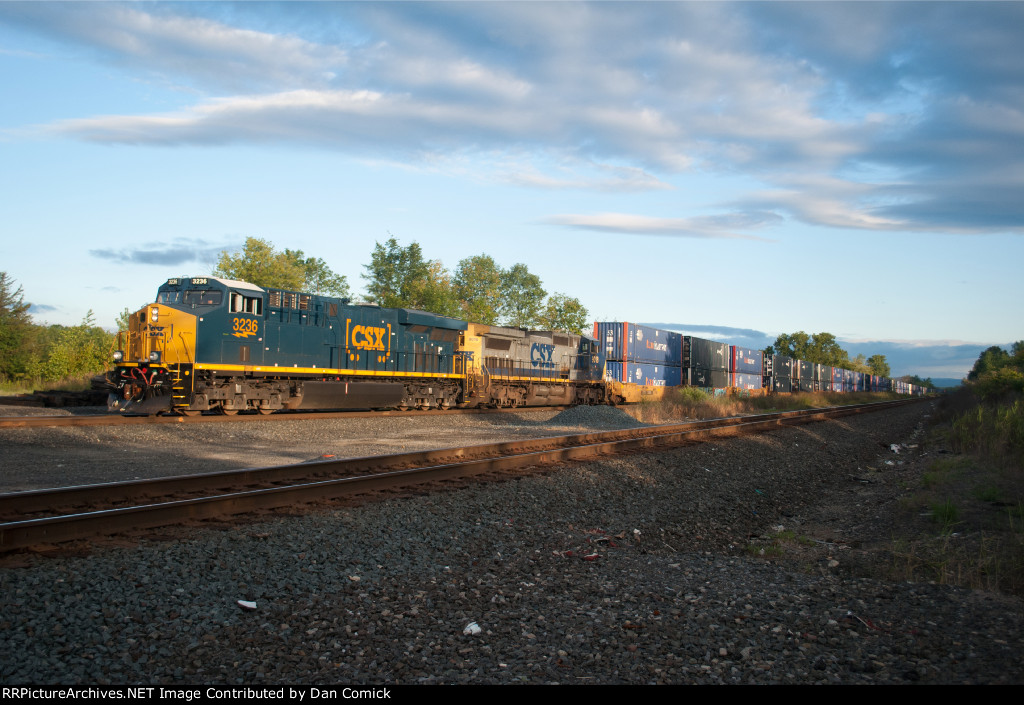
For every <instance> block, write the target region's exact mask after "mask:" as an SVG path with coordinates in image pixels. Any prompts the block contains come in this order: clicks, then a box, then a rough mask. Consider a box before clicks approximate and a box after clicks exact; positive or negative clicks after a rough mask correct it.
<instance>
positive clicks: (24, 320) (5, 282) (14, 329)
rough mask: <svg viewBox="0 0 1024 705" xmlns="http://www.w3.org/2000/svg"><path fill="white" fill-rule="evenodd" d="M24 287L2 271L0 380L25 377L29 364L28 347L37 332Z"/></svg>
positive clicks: (0, 293) (0, 292) (0, 280)
mask: <svg viewBox="0 0 1024 705" xmlns="http://www.w3.org/2000/svg"><path fill="white" fill-rule="evenodd" d="M30 306H31V304H29V303H26V302H25V298H24V293H23V291H22V288H21V287H20V286H18V287H15V285H14V280H13V279H11V278H10V277H9V276H8V275H7V272H0V378H6V379H17V378H20V377H23V376H24V375H25V373H26V371H27V367H28V365H29V354H28V351H27V349H26V348H27V347H28V346H27V344H28V343H29V341H30V339H31V338H32V336H33V333H34V325H33V324H32V321H31V319H30V318H29V315H28V309H29V307H30Z"/></svg>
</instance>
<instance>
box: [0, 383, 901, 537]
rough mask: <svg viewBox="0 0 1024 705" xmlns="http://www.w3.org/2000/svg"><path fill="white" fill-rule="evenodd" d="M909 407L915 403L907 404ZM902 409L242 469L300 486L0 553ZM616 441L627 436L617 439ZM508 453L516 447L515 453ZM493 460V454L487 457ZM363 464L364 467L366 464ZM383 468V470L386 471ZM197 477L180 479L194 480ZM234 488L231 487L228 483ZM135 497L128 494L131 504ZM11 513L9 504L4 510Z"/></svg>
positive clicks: (40, 523) (814, 413) (179, 506)
mask: <svg viewBox="0 0 1024 705" xmlns="http://www.w3.org/2000/svg"><path fill="white" fill-rule="evenodd" d="M910 401H915V400H910ZM905 403H908V401H905V400H898V401H889V402H878V403H872V404H861V405H853V406H845V407H831V408H828V409H813V410H805V411H798V412H781V413H776V414H761V415H756V416H747V417H734V418H730V419H713V420H709V421H704V422H694V423H690V424H672V425H668V426H655V427H649V428H647V429H632V430H631V431H643V433H641V434H639V435H638V434H636V433H633V434H632V435H629V432H624V431H613V432H604V433H595V434H583V435H579V436H556V437H549V438H539V439H530V440H529V441H513V442H506V443H500V444H493V445H492V446H475V447H470V448H456V449H446V450H438V451H428V452H427V454H426V457H427V458H429V456H430V455H431V454H433V455H435V456H437V455H439V454H443V453H447V454H448V455H449V456H450V455H453V454H454V455H456V456H461V455H464V454H465V452H466V451H468V450H473V449H484V448H491V449H492V452H491V453H490V455H489V456H488V457H483V458H475V459H469V460H459V461H457V462H446V463H440V464H431V463H430V461H429V460H427V462H420V463H419V465H418V467H411V468H397V469H390V470H387V471H384V472H371V473H369V474H363V475H358V476H354V477H352V476H349V477H330V478H325V479H320V480H311V479H308V478H309V474H310V473H309V472H308V470H306V468H305V467H304V466H309V465H313V464H302V465H300V466H279V467H275V468H265V469H263V470H262V471H261V470H259V469H257V470H244V471H234V477H235V478H236V479H237V478H242V477H247V478H249V479H250V480H253V481H258V482H262V483H264V484H268V483H269V482H271V480H270V479H269V478H270V477H271V476H276V477H277V480H274V481H279V480H280V478H281V476H282V474H283V473H284V471H285V470H286V469H291V470H292V471H293V473H294V471H295V470H296V468H303V470H304V471H305V475H306V479H305V480H304V481H301V482H296V483H294V484H289V485H285V486H265V487H260V488H255V489H245V490H237V491H230V492H226V493H222V494H218V495H213V496H203V497H197V498H192V499H179V500H171V501H163V502H155V503H150V504H137V505H134V506H129V507H121V508H113V509H104V510H99V511H87V512H78V513H73V514H68V515H63V516H55V517H47V518H36V519H26V520H20V521H10V522H7V523H4V524H0V551H7V550H13V549H17V548H24V547H28V546H32V545H35V544H40V543H59V542H62V541H69V540H74V539H80V538H84V537H87V536H95V535H98V534H111V533H117V532H121V531H130V530H136V529H144V528H152V527H156V526H163V525H168V524H174V523H180V522H182V521H188V520H196V519H207V518H212V517H219V516H227V515H233V514H241V513H245V512H250V511H256V510H262V509H273V508H277V507H282V506H288V505H294V504H299V503H305V502H312V501H317V500H324V499H336V498H338V497H343V496H350V495H354V494H360V493H365V492H370V491H380V490H383V489H392V488H396V487H410V486H413V485H415V484H420V483H426V482H437V481H441V480H448V479H454V478H464V477H469V476H472V475H476V474H480V473H486V472H497V471H502V472H507V471H510V470H514V469H518V468H523V467H530V466H537V465H549V464H553V463H562V462H567V461H572V460H587V459H593V458H595V457H601V456H604V455H609V454H612V453H622V452H631V451H639V450H651V449H659V448H664V447H666V446H673V445H679V444H682V443H689V442H694V441H698V440H703V439H705V438H710V437H720V436H726V435H728V436H732V435H739V434H746V433H753V432H762V431H766V430H771V429H774V428H778V427H780V426H788V425H797V424H803V423H809V422H813V421H817V420H824V419H828V418H838V417H843V416H848V415H852V414H859V413H864V412H868V411H880V410H883V409H886V408H891V407H893V406H898V405H902V404H905ZM624 434H625V435H626V436H628V437H623V436H624ZM531 443H532V444H538V443H539V444H540V445H542V446H545V445H546V446H547V447H542V448H541V449H536V448H529V449H527V450H523V448H526V447H528V446H529V445H530V444H531ZM516 446H519V447H520V448H519V449H518V450H516V449H515V447H516ZM495 453H497V454H495ZM422 455H424V454H421V453H413V454H401V455H398V456H378V457H376V458H358V459H349V460H338V461H327V462H324V463H316V464H315V465H319V466H322V467H320V468H317V470H318V471H321V472H330V471H331V470H332V469H333V470H335V471H336V470H338V469H339V468H341V467H344V466H346V465H349V466H350V467H352V466H353V464H355V465H359V464H362V465H363V466H364V467H366V468H367V469H369V468H370V467H372V463H374V462H376V467H377V469H379V468H380V467H381V466H382V465H383V466H384V467H394V466H396V465H402V464H404V463H408V462H410V458H411V457H412V456H422ZM368 463H369V465H368ZM389 464H390V465H389ZM261 472H267V473H269V474H268V475H267V476H264V477H259V474H260V473H261ZM232 474H233V473H232V472H227V473H216V474H211V476H212V475H216V476H218V478H219V484H220V485H221V486H223V484H224V482H223V481H224V479H226V478H227V477H228V476H231V475H232ZM197 477H202V476H188V478H189V479H194V478H197ZM175 479H178V478H162V479H161V480H159V481H158V482H164V481H173V480H175ZM147 484H151V483H149V482H147V481H142V482H130V483H112V484H108V485H98V486H88V487H82V488H67V489H66V490H59V491H57V492H56V493H54V494H53V495H51V499H53V497H54V496H55V495H56V494H59V493H62V492H63V493H74V492H76V491H79V492H80V491H82V490H90V491H91V490H93V489H98V490H106V491H110V490H112V489H113V488H114V487H115V486H118V485H119V486H121V488H122V489H131V487H132V486H134V488H135V490H138V489H140V488H142V487H143V486H145V485H147ZM233 484H235V486H236V487H237V486H238V484H239V483H233ZM45 492H46V491H36V492H30V493H11V494H8V495H0V499H2V500H3V501H4V502H11V503H16V502H17V500H18V499H19V498H21V499H25V500H28V499H29V496H30V495H31V496H33V499H34V500H36V501H38V499H39V498H40V497H44V496H45ZM138 496H139V495H138V494H136V497H138ZM8 506H14V504H11V505H8Z"/></svg>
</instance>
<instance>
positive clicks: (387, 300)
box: [214, 237, 588, 333]
mask: <svg viewBox="0 0 1024 705" xmlns="http://www.w3.org/2000/svg"><path fill="white" fill-rule="evenodd" d="M363 269H364V270H365V272H364V273H363V275H362V278H363V279H364V280H365V282H366V287H365V292H364V293H363V295H362V299H363V300H364V301H366V302H368V303H374V304H378V305H380V306H382V307H385V308H414V309H419V310H421V311H429V312H430V313H436V314H438V315H440V316H450V317H452V318H460V319H464V320H468V321H472V322H474V323H485V324H488V325H504V326H512V327H521V328H533V329H543V330H566V331H572V332H574V333H581V332H584V331H585V330H586V326H587V323H588V312H587V309H586V308H584V306H583V304H581V303H580V301H579V299H576V298H574V297H570V296H568V295H566V294H561V293H553V294H550V295H549V294H548V292H547V290H545V288H544V285H543V283H542V282H541V279H540V277H538V276H537V275H536V274H533V273H532V272H530V270H529V268H528V267H527V266H526V265H525V264H522V263H517V264H513V265H512V266H510V267H507V268H504V267H501V266H499V265H498V264H497V262H495V261H494V258H492V257H491V256H490V255H486V254H480V255H476V256H473V257H467V258H465V259H463V260H460V261H459V263H458V266H457V267H456V268H455V271H454V272H451V271H449V270H447V269H446V268H445V267H444V265H443V264H442V262H441V261H440V260H436V259H433V260H431V259H427V258H426V256H425V255H424V254H423V249H422V248H421V247H420V245H419V243H417V242H413V243H411V244H409V245H405V246H402V245H401V244H399V242H398V241H397V240H396V239H395V238H393V237H392V238H389V239H388V240H387V241H386V242H384V243H380V242H377V243H375V245H374V248H373V252H372V253H371V255H370V263H369V264H366V265H364V266H363ZM214 274H215V275H216V276H220V277H224V278H227V279H242V280H244V281H248V282H250V283H252V284H256V285H257V286H262V287H265V288H278V289H287V290H291V291H305V292H310V293H314V294H325V295H329V296H337V297H340V298H351V297H352V292H351V288H350V286H349V283H348V281H347V278H346V277H344V276H341V275H337V274H335V273H334V272H333V271H332V270H331V269H330V267H329V266H328V265H327V263H326V262H324V261H323V260H322V259H316V258H307V257H305V256H304V254H303V252H302V251H301V250H287V249H286V250H283V251H278V250H276V249H275V248H274V246H273V244H272V243H270V242H268V241H266V240H263V239H260V238H254V237H250V238H247V239H246V241H245V246H244V247H243V248H242V250H241V252H239V253H237V254H232V253H229V252H227V251H225V252H222V253H221V255H220V258H219V260H218V262H217V267H216V269H215V271H214Z"/></svg>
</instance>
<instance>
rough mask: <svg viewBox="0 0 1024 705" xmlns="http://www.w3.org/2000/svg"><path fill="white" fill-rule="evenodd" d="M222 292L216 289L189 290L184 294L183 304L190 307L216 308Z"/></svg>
mask: <svg viewBox="0 0 1024 705" xmlns="http://www.w3.org/2000/svg"><path fill="white" fill-rule="evenodd" d="M223 295H224V292H223V291H220V290H218V289H189V290H188V291H186V292H185V304H186V305H192V306H217V305H218V304H220V302H221V298H222V297H223Z"/></svg>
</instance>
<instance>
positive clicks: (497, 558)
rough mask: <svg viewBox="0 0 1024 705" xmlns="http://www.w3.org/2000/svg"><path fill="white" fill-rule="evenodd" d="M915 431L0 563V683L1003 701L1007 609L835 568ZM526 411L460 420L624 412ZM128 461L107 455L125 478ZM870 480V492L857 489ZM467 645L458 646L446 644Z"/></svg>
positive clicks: (146, 442) (874, 519) (221, 526)
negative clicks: (610, 689)
mask: <svg viewBox="0 0 1024 705" xmlns="http://www.w3.org/2000/svg"><path fill="white" fill-rule="evenodd" d="M928 409H929V405H928V404H917V405H912V406H909V407H903V408H900V409H895V410H890V411H886V412H880V413H875V414H867V415H862V416H857V417H848V418H844V419H841V420H838V421H833V422H826V423H817V424H813V425H807V426H802V427H798V428H790V429H783V430H780V431H776V432H773V433H771V434H763V435H759V436H753V437H748V438H740V439H734V440H728V441H724V440H723V441H718V442H710V443H705V444H701V445H695V446H691V447H686V448H680V449H677V450H672V451H666V452H659V453H650V454H635V455H626V456H617V457H613V458H608V459H605V460H602V461H599V462H585V463H575V464H571V465H567V466H563V467H561V468H559V469H557V470H552V471H551V472H547V473H544V474H534V475H529V476H526V477H522V478H519V479H514V480H509V481H501V482H489V483H484V484H475V485H471V486H468V487H462V488H459V489H453V490H450V491H432V492H430V493H429V494H420V495H412V496H396V497H394V498H391V499H387V500H384V501H375V502H373V503H368V504H365V505H362V506H345V507H337V508H329V509H321V510H318V511H316V512H313V513H309V514H306V515H304V516H280V517H276V518H273V519H271V520H264V521H259V522H253V521H248V522H241V523H216V524H213V525H212V526H211V527H209V528H202V529H194V530H190V531H185V530H176V531H174V532H170V533H171V535H172V536H173V538H171V539H159V538H150V539H147V540H144V541H141V542H138V543H137V544H132V545H125V546H112V545H110V544H109V543H108V544H101V545H98V546H96V547H95V548H93V549H91V551H90V552H88V553H87V554H86V555H78V556H76V555H71V554H69V553H68V552H67V551H63V552H60V553H58V554H56V555H54V556H52V557H48V556H42V555H31V554H23V555H18V556H12V557H7V558H6V559H5V561H4V565H2V566H0V590H2V594H3V595H4V603H5V606H4V610H3V613H2V616H0V620H2V634H3V637H2V644H0V680H2V682H3V683H5V684H9V685H15V684H22V683H53V684H56V683H60V684H69V683H129V684H130V683H161V684H175V683H213V684H264V683H267V684H274V683H314V684H329V683H354V684H356V683H357V684H364V683H365V684H416V683H566V684H574V683H581V684H605V683H609V684H610V683H637V684H640V683H1019V682H1021V681H1022V680H1024V677H1022V673H1024V668H1022V661H1021V654H1022V653H1024V629H1022V626H1024V617H1022V615H1024V607H1022V604H1021V601H1020V600H1017V599H1013V598H1009V597H1005V596H1000V595H995V594H990V593H982V592H975V591H970V590H965V589H958V588H952V587H948V586H941V585H932V584H921V583H917V584H914V583H893V582H886V581H883V580H879V579H874V578H868V577H863V575H862V574H860V573H859V572H858V571H857V570H855V568H856V566H857V562H856V561H855V560H853V556H852V554H853V553H854V552H856V550H857V549H856V548H855V547H856V546H857V545H858V543H857V542H858V540H859V537H862V538H864V539H865V540H866V539H867V538H868V537H869V534H871V532H872V531H875V532H876V533H877V532H878V528H877V527H879V526H884V523H885V518H886V516H887V514H888V513H890V512H891V511H893V507H892V504H891V503H892V502H894V501H895V499H894V497H892V496H889V495H886V494H885V493H883V492H882V490H883V489H885V488H886V487H889V486H890V485H892V486H894V485H895V483H894V482H889V481H888V478H887V476H886V473H893V474H894V473H897V472H903V473H905V472H911V471H912V467H913V466H914V463H915V462H919V461H920V460H921V458H920V457H918V458H916V460H915V458H914V456H913V453H918V454H919V453H920V451H919V450H918V451H913V452H911V451H904V453H903V454H902V455H901V456H900V458H901V462H903V463H904V465H903V466H900V468H899V469H897V468H896V467H895V466H886V465H885V464H884V460H885V459H890V458H891V457H892V453H891V451H889V450H888V448H889V446H890V445H891V444H893V443H904V442H909V441H911V440H912V439H915V438H916V434H918V433H919V430H920V424H921V421H922V416H923V415H924V414H925V413H927V411H928ZM547 413H548V414H549V416H548V418H547V419H546V420H543V421H537V422H536V426H534V427H532V428H531V427H530V426H531V424H532V423H533V420H532V419H530V418H527V417H526V416H525V415H524V416H523V417H521V418H519V419H507V420H506V421H486V422H485V421H479V422H471V424H472V423H486V424H487V425H488V426H489V427H490V428H491V429H494V428H495V427H497V426H500V425H501V424H508V425H509V427H510V428H512V429H516V428H522V429H524V431H525V430H526V429H528V430H529V433H527V435H538V434H536V433H535V431H536V430H537V428H539V427H540V426H547V427H550V426H551V424H552V422H554V425H557V426H560V427H561V428H569V427H570V426H571V427H572V428H574V429H579V428H588V425H587V424H590V426H589V427H594V426H601V425H602V424H607V423H610V422H611V419H612V415H617V414H619V413H621V412H618V411H617V410H613V409H577V410H572V411H571V412H562V413H563V414H571V415H575V416H556V415H554V414H552V413H551V412H547ZM502 418H503V417H502ZM567 419H568V420H567ZM588 419H589V420H588ZM394 421H402V422H403V423H404V420H401V419H382V420H379V421H376V420H372V419H371V420H366V423H367V424H369V425H368V426H367V427H366V431H367V433H368V434H376V437H377V438H378V439H383V438H389V439H391V442H395V443H398V442H400V441H398V440H396V439H397V438H399V437H400V434H399V435H393V432H392V430H390V426H389V424H391V423H393V422H394ZM417 421H419V420H417ZM422 421H424V422H427V421H428V420H427V419H423V420H422ZM569 421H572V423H570V422H569ZM619 421H620V422H621V421H622V419H621V418H619ZM288 423H291V422H288ZM288 423H272V424H252V425H251V426H252V428H250V425H248V424H246V425H245V426H244V428H239V426H240V425H239V424H227V425H225V426H218V427H214V426H212V425H211V426H208V427H206V428H207V430H206V431H195V433H231V434H235V438H236V439H237V440H238V442H239V443H244V442H249V438H248V437H247V436H246V434H251V433H278V432H279V431H280V432H282V433H289V431H287V429H286V428H285V427H286V426H287V425H288ZM319 423H323V422H319V421H317V422H313V424H312V425H310V426H308V428H307V429H306V431H305V432H295V431H291V432H290V433H293V434H297V435H301V436H302V437H303V441H304V442H305V443H306V444H307V445H308V452H305V456H306V457H304V458H302V459H306V458H307V457H317V456H319V455H320V454H322V453H323V452H327V453H334V452H335V450H336V449H337V448H336V446H337V443H338V442H341V441H340V440H339V439H337V438H335V439H333V440H334V441H335V442H336V443H335V445H332V444H331V441H332V438H331V436H330V434H331V433H336V430H334V431H330V430H326V431H323V432H321V431H320V430H318V427H317V426H316V424H319ZM346 423H349V422H346ZM430 423H431V424H433V420H430ZM445 423H450V422H448V421H446V422H445ZM374 424H377V425H374ZM231 426H234V428H230V430H226V431H225V430H224V429H225V428H226V427H231ZM256 426H260V427H263V426H268V427H269V426H276V427H278V430H275V431H265V430H262V429H261V430H259V431H257V430H255V427H256ZM171 428H174V429H186V428H188V429H201V428H203V427H202V426H187V427H186V426H179V427H171ZM215 428H219V429H221V430H214V429H215ZM461 428H462V427H461V426H460V427H459V431H458V432H457V433H462V430H461ZM467 428H468V429H472V428H473V427H472V425H469V426H467ZM30 430H31V431H36V430H33V429H25V431H26V432H27V431H30ZM55 430H56V429H40V430H38V431H48V432H50V433H52V432H53V431H55ZM507 430H508V429H505V431H507ZM108 431H110V432H113V429H108ZM80 432H84V433H88V434H95V433H97V430H96V429H87V430H85V431H81V430H80ZM117 432H118V433H126V431H125V430H124V429H119V430H118V431H117ZM188 432H189V433H192V432H193V431H191V430H189V431H188ZM467 432H468V431H467ZM503 432H504V431H503ZM558 432H559V433H566V432H575V431H568V430H559V431H558ZM132 433H135V431H132ZM139 433H141V434H143V435H144V436H145V437H144V438H137V439H136V441H137V446H136V448H135V450H136V451H137V452H136V453H135V454H134V455H135V456H138V457H140V458H143V459H148V458H152V457H154V456H155V455H156V454H158V453H159V452H161V448H163V449H164V450H167V448H166V439H164V438H163V437H162V436H160V435H159V434H163V433H170V434H173V433H179V431H178V430H164V429H163V427H145V430H143V431H140V432H139ZM151 433H152V434H156V435H153V436H152V437H150V436H146V434H151ZM416 433H421V434H426V435H431V436H434V438H432V439H429V440H432V441H433V442H434V443H440V444H441V445H457V443H451V442H449V443H445V442H443V440H439V439H438V438H437V437H438V436H440V435H441V432H440V431H439V430H435V431H433V432H431V431H430V430H429V429H426V428H420V429H418V430H417V431H416ZM515 433H519V431H515ZM9 434H10V431H6V432H5V433H4V439H5V440H4V442H5V443H10V441H9V440H7V439H9V437H10V435H9ZM324 434H326V435H324ZM355 437H360V438H361V436H359V434H357V433H355V432H354V431H353V432H351V433H350V434H349V438H348V439H347V440H352V438H355ZM172 438H179V439H180V436H172ZM188 442H189V443H191V444H201V443H203V441H202V440H201V439H198V438H190V439H189V441H188ZM359 442H360V443H362V442H363V441H359ZM410 442H411V441H410ZM424 442H426V441H424ZM472 442H484V441H483V440H479V441H478V440H475V438H474V440H473V441H472ZM381 443H384V442H383V441H381ZM151 444H152V446H151ZM31 445H32V444H31V443H30V442H29V441H28V440H26V439H25V438H21V439H20V440H19V441H18V443H17V444H15V446H16V447H18V448H29V447H30V446H31ZM57 445H59V444H58V443H57V442H54V446H55V447H56V446H57ZM915 445H916V443H915ZM7 447H10V446H7ZM367 447H369V446H367ZM89 448H90V446H89V444H88V443H77V444H73V445H69V446H65V447H64V449H63V455H62V457H63V458H64V460H65V462H66V463H67V464H68V466H69V467H77V463H78V457H79V453H80V452H81V451H83V450H88V449H89ZM5 450H6V447H5ZM201 450H202V448H193V449H190V450H189V451H188V452H187V453H186V454H185V456H187V457H192V456H193V455H194V456H195V457H197V458H199V457H201ZM282 452H283V451H282V449H281V448H278V449H276V450H274V454H281V453H282ZM291 452H298V451H297V450H294V451H288V453H291ZM354 454H365V451H364V450H358V452H357V453H354ZM86 455H87V456H88V453H87V454H86ZM261 457H262V456H260V454H259V451H254V455H253V458H254V462H251V463H248V465H261V464H264V463H262V462H256V461H257V460H259V459H260V458H261ZM175 458H176V460H177V462H179V463H180V462H184V460H183V457H182V456H175ZM6 462H7V461H6V460H5V463H6ZM132 462H134V461H133V459H132V456H129V455H121V456H117V455H111V457H110V458H109V464H110V465H111V466H117V467H118V468H120V470H121V471H122V472H123V471H124V468H125V466H126V465H130V464H131V463H132ZM190 462H191V461H190ZM890 467H892V469H887V468H890ZM218 469H219V468H218ZM869 473H874V475H873V477H874V478H875V479H874V480H873V482H872V484H870V485H865V483H864V482H863V478H864V477H865V475H867V474H869ZM894 477H895V475H894ZM851 517H855V518H856V520H852V519H851ZM781 530H791V531H794V532H795V533H796V534H798V535H801V536H805V537H806V538H807V540H808V543H809V544H811V545H809V546H807V547H804V548H801V547H800V546H794V547H793V553H792V554H791V553H790V552H789V551H788V550H787V553H786V554H785V555H782V556H770V555H769V556H761V555H758V554H757V553H758V552H757V550H756V547H757V546H758V545H759V539H760V538H761V537H764V536H767V535H773V534H775V533H777V532H779V531H781ZM883 533H884V530H883ZM752 547H753V549H752ZM851 547H854V548H851ZM238 600H245V601H251V602H254V603H255V605H256V607H255V609H252V610H249V609H244V608H242V607H240V606H239V605H238V604H237V601H238ZM471 623H476V625H478V626H479V630H480V631H479V633H478V634H466V633H464V630H466V628H467V626H468V625H470V624H471Z"/></svg>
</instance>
